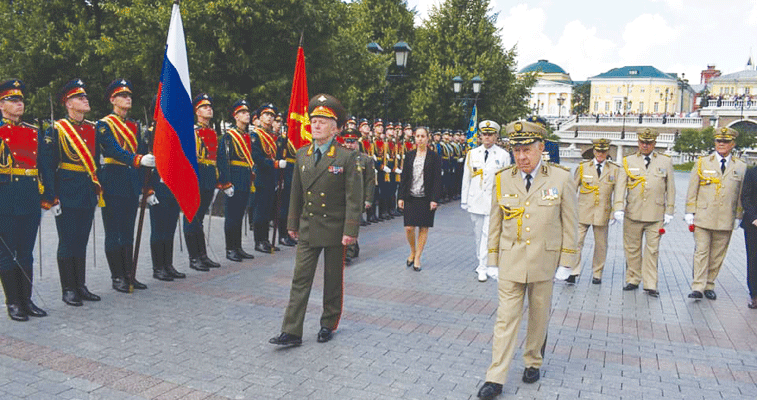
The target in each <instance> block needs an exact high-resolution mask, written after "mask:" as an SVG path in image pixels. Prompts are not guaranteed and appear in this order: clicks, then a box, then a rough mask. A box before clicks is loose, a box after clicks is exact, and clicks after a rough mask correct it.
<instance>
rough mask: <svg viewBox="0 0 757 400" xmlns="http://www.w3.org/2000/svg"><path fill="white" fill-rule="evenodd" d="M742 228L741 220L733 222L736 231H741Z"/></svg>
mask: <svg viewBox="0 0 757 400" xmlns="http://www.w3.org/2000/svg"><path fill="white" fill-rule="evenodd" d="M740 226H741V220H740V219H738V218H736V221H734V222H733V229H734V230H736V229H739V227H740Z"/></svg>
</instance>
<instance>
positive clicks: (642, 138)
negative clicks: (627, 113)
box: [615, 128, 676, 297]
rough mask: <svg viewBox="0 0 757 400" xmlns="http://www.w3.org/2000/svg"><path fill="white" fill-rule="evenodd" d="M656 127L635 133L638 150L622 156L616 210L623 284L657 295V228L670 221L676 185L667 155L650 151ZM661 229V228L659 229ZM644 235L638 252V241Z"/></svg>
mask: <svg viewBox="0 0 757 400" xmlns="http://www.w3.org/2000/svg"><path fill="white" fill-rule="evenodd" d="M657 135H658V133H657V131H656V130H653V129H650V128H646V129H644V130H642V131H639V132H637V133H636V136H637V138H638V142H639V151H638V152H637V153H635V154H631V155H628V156H625V157H624V158H623V169H624V171H625V173H626V207H625V212H623V211H616V212H615V219H616V220H618V221H620V220H623V248H624V249H625V253H626V286H624V287H623V290H636V289H638V288H639V283H641V282H643V283H644V290H645V291H646V292H647V294H649V295H650V296H653V297H657V296H659V295H660V293H659V292H658V291H657V258H658V256H659V248H660V236H661V235H662V233H661V231H660V230H661V229H662V227H663V226H664V225H667V224H668V223H670V221H671V220H672V219H673V212H674V211H675V198H676V187H675V179H674V177H673V163H672V162H671V161H670V157H668V156H666V155H663V154H660V153H658V152H656V151H654V147H655V144H657ZM662 232H664V231H662ZM643 238H646V246H645V247H646V250H645V251H644V254H643V256H642V251H641V242H642V239H643Z"/></svg>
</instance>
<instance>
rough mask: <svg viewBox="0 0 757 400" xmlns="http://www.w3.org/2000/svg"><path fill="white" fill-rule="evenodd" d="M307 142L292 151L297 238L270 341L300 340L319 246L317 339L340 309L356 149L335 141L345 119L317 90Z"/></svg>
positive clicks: (356, 188)
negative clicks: (282, 309) (287, 289)
mask: <svg viewBox="0 0 757 400" xmlns="http://www.w3.org/2000/svg"><path fill="white" fill-rule="evenodd" d="M308 112H309V114H310V124H311V128H312V134H313V143H312V144H311V145H309V146H304V147H302V148H301V149H299V150H298V151H297V162H296V163H295V170H294V177H293V178H292V199H291V201H290V203H289V222H288V229H289V234H290V235H291V236H292V237H294V238H295V239H297V238H299V239H298V240H299V243H298V244H297V256H296V258H295V265H294V276H293V277H292V289H291V293H290V295H289V305H288V306H287V309H286V314H285V315H284V322H283V324H282V326H281V334H280V335H277V336H275V337H273V338H271V340H270V341H269V342H270V343H272V344H276V345H299V344H301V343H302V331H303V327H302V325H303V322H304V320H305V309H306V307H307V304H308V298H309V297H310V289H311V287H312V285H313V278H314V276H315V269H316V266H317V265H318V258H319V255H320V254H321V251H323V253H324V268H323V280H324V283H323V314H322V315H321V320H320V322H321V329H320V330H319V331H318V336H317V338H318V342H328V341H329V340H331V338H332V335H333V332H334V330H335V329H336V328H337V325H339V319H340V317H341V314H342V299H343V283H344V282H343V274H344V251H345V246H349V245H351V244H352V243H354V242H355V240H356V239H357V235H358V229H359V228H360V212H361V211H362V209H363V200H364V197H363V189H362V176H361V173H360V169H361V167H360V165H359V164H358V154H357V153H356V152H354V151H350V150H347V149H345V148H343V147H341V146H337V144H336V141H335V140H334V135H336V134H338V133H339V131H340V130H341V127H342V125H343V124H344V121H345V120H346V115H345V114H346V112H345V110H344V107H342V105H341V104H340V103H339V100H337V99H336V98H334V97H332V96H330V95H327V94H318V95H316V96H315V97H313V98H312V99H310V103H309V104H308Z"/></svg>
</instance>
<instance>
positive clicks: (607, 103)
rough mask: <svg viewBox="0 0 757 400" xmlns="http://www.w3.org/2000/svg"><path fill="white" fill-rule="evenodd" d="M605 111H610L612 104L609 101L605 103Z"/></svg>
mask: <svg viewBox="0 0 757 400" xmlns="http://www.w3.org/2000/svg"><path fill="white" fill-rule="evenodd" d="M605 111H610V102H609V101H606V102H605Z"/></svg>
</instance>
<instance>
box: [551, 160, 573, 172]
mask: <svg viewBox="0 0 757 400" xmlns="http://www.w3.org/2000/svg"><path fill="white" fill-rule="evenodd" d="M547 165H549V166H550V167H557V168H560V169H562V170H565V171H568V172H570V168H568V167H566V166H564V165H560V164H555V163H553V162H547Z"/></svg>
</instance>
